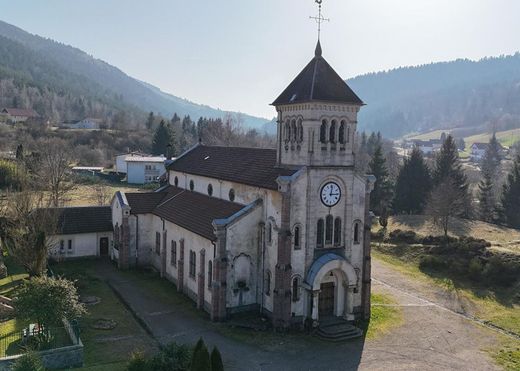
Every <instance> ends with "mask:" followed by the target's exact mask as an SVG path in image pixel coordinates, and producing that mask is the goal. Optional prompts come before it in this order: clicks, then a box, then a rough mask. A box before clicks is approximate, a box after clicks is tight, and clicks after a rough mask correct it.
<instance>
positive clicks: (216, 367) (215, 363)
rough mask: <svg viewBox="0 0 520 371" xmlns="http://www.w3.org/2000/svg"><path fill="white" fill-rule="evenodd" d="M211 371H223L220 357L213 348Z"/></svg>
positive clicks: (216, 349) (217, 351)
mask: <svg viewBox="0 0 520 371" xmlns="http://www.w3.org/2000/svg"><path fill="white" fill-rule="evenodd" d="M211 371H224V364H223V363H222V356H221V355H220V352H219V350H218V348H217V347H215V348H213V351H212V352H211Z"/></svg>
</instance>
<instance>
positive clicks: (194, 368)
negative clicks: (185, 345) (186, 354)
mask: <svg viewBox="0 0 520 371" xmlns="http://www.w3.org/2000/svg"><path fill="white" fill-rule="evenodd" d="M190 370H191V371H208V370H211V361H210V359H209V352H208V348H206V344H204V341H203V340H202V338H200V339H199V341H198V342H197V344H196V345H195V349H194V351H193V357H192V359H191V368H190Z"/></svg>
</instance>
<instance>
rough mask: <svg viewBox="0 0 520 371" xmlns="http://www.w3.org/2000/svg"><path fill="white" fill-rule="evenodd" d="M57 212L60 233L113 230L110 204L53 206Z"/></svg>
mask: <svg viewBox="0 0 520 371" xmlns="http://www.w3.org/2000/svg"><path fill="white" fill-rule="evenodd" d="M54 211H55V212H56V213H57V218H58V225H57V232H58V234H78V233H96V232H110V231H112V209H111V208H110V206H87V207H63V208H53V209H50V212H51V213H53V212H54Z"/></svg>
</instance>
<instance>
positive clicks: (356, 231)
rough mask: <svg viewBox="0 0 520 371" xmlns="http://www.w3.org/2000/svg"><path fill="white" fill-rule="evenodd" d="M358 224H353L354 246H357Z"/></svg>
mask: <svg viewBox="0 0 520 371" xmlns="http://www.w3.org/2000/svg"><path fill="white" fill-rule="evenodd" d="M359 229H360V223H359V222H354V244H355V245H359V241H360V240H359V237H360V236H359V234H360V230H359Z"/></svg>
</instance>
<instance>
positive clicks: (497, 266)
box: [484, 255, 520, 286]
mask: <svg viewBox="0 0 520 371" xmlns="http://www.w3.org/2000/svg"><path fill="white" fill-rule="evenodd" d="M484 275H485V277H486V278H487V279H488V280H489V281H490V282H492V283H494V284H497V285H500V286H511V285H513V284H514V283H515V282H516V281H517V280H518V277H519V275H520V266H519V265H518V264H515V263H514V262H506V261H504V260H503V259H501V258H500V257H499V256H496V255H495V256H493V257H491V258H490V259H489V261H488V263H487V264H486V267H485V268H484Z"/></svg>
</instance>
